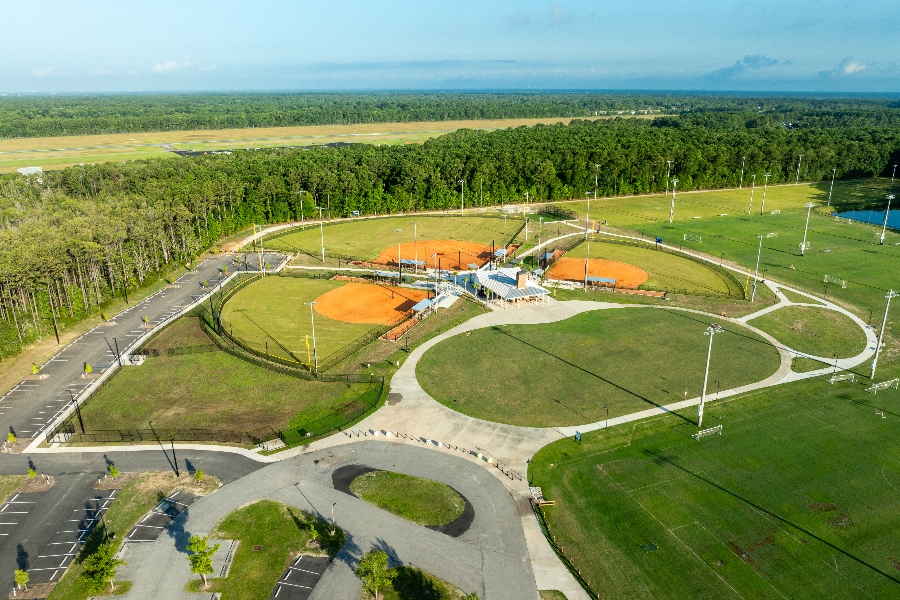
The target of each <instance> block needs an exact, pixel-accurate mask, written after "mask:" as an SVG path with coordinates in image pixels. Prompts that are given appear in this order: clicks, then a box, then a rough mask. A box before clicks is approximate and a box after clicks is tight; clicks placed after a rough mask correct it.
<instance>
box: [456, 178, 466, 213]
mask: <svg viewBox="0 0 900 600" xmlns="http://www.w3.org/2000/svg"><path fill="white" fill-rule="evenodd" d="M458 183H460V184H462V195H461V196H460V199H459V214H460V215H462V214H465V213H464V211H465V206H466V180H465V179H460V180H459V182H458Z"/></svg>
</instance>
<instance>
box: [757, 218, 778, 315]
mask: <svg viewBox="0 0 900 600" xmlns="http://www.w3.org/2000/svg"><path fill="white" fill-rule="evenodd" d="M756 237H757V238H759V250H757V252H756V272H755V273H754V274H753V291H752V292H751V293H750V302H753V299H754V298H755V297H756V282H757V281H758V280H759V257H760V256H762V242H763V240H764V239H766V238H773V237H778V234H777V233H767V234H765V235H758V236H756Z"/></svg>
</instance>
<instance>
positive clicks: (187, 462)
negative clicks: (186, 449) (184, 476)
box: [184, 458, 197, 477]
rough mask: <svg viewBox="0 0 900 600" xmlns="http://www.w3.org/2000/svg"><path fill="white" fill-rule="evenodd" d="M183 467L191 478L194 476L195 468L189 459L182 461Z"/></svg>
mask: <svg viewBox="0 0 900 600" xmlns="http://www.w3.org/2000/svg"><path fill="white" fill-rule="evenodd" d="M184 466H185V468H186V469H187V472H188V474H189V475H190V476H191V477H193V476H194V474H195V473H196V472H197V468H196V467H195V466H194V463H192V462H191V459H189V458H186V459H184Z"/></svg>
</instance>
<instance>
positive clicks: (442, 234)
mask: <svg viewBox="0 0 900 600" xmlns="http://www.w3.org/2000/svg"><path fill="white" fill-rule="evenodd" d="M505 221H506V224H505V225H504V218H503V217H502V216H484V215H479V216H460V215H446V216H428V215H421V216H418V215H417V216H410V217H392V218H387V219H360V220H356V221H350V222H340V223H335V224H332V225H326V226H325V227H324V228H323V231H322V233H323V234H324V236H325V255H326V257H328V255H329V253H332V252H333V253H336V254H340V255H343V256H349V257H352V258H354V259H358V260H372V259H373V258H375V257H377V256H378V255H379V254H381V252H382V250H384V249H386V248H390V247H392V246H393V247H395V248H396V246H397V240H398V237H399V240H400V242H401V243H408V242H413V241H415V240H418V246H419V260H425V258H426V256H428V244H427V240H461V241H466V242H476V243H479V244H485V245H490V244H491V242H494V243H496V244H497V246H499V247H502V246H503V244H504V243H505V240H508V239H509V238H510V237H511V236H512V235H513V234H514V233H515V232H516V231H517V230H518V229H519V227H521V226H522V218H521V216H519V217H514V216H509V217H507V218H506V219H505ZM414 223H418V225H417V226H415V227H414V226H413V224H414ZM397 229H402V230H403V231H402V232H401V233H399V234H398V233H397V232H396V231H395V230H397ZM414 229H415V231H413V230H414ZM504 231H505V233H504ZM414 234H415V235H414ZM414 238H415V239H414ZM264 245H265V247H266V248H271V249H273V250H285V251H288V252H296V251H297V250H302V251H303V252H306V253H308V254H312V255H313V256H315V257H318V256H321V238H320V232H319V227H318V226H312V227H307V228H306V230H303V231H301V230H299V229H298V230H294V231H292V232H291V233H288V234H285V235H282V236H279V237H273V238H271V239H267V240H265V241H264ZM404 258H406V257H404ZM409 258H415V256H410V257H409ZM429 266H430V263H429Z"/></svg>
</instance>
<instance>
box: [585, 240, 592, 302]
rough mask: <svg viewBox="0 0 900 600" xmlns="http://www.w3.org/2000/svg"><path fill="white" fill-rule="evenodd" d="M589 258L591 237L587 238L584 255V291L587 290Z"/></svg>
mask: <svg viewBox="0 0 900 600" xmlns="http://www.w3.org/2000/svg"><path fill="white" fill-rule="evenodd" d="M590 260H591V238H588V239H587V256H585V257H584V291H585V292H586V291H587V278H588V262H589V261H590Z"/></svg>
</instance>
